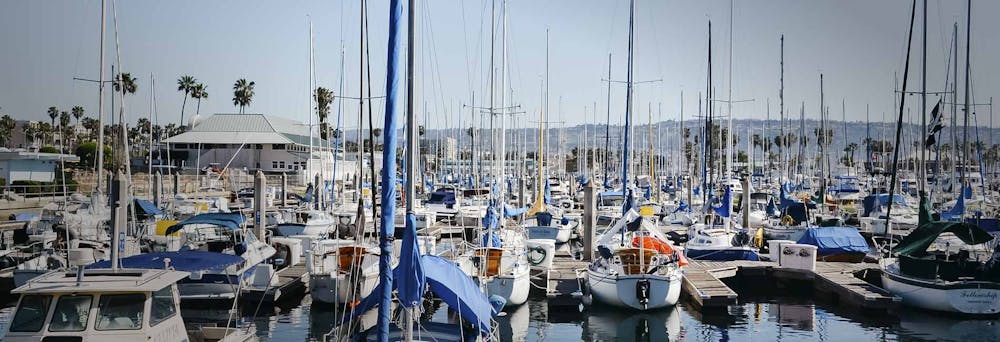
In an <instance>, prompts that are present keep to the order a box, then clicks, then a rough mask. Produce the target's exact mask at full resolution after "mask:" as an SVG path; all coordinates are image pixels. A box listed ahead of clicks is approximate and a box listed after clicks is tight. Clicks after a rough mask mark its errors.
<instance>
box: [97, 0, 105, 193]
mask: <svg viewBox="0 0 1000 342" xmlns="http://www.w3.org/2000/svg"><path fill="white" fill-rule="evenodd" d="M106 8H107V1H106V0H101V51H100V58H99V61H98V63H100V64H101V74H100V76H98V79H97V89H98V93H99V94H98V96H97V127H98V129H97V146H98V147H97V188H96V189H95V191H96V192H97V194H98V195H100V194H103V193H104V186H103V184H104V36H105V33H104V30H105V26H106V24H105V21H106V20H105V19H104V15H105V13H106V12H107V9H106Z"/></svg>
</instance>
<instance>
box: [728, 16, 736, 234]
mask: <svg viewBox="0 0 1000 342" xmlns="http://www.w3.org/2000/svg"><path fill="white" fill-rule="evenodd" d="M734 6H735V5H734V0H729V87H728V88H729V89H728V91H729V95H728V99H727V101H726V114H729V130H728V133H729V134H727V136H726V177H729V178H735V177H734V175H733V161H734V159H733V7H734ZM729 206H730V208H729V212H733V208H732V202H729ZM726 227H727V228H728V227H729V226H728V225H727V226H726Z"/></svg>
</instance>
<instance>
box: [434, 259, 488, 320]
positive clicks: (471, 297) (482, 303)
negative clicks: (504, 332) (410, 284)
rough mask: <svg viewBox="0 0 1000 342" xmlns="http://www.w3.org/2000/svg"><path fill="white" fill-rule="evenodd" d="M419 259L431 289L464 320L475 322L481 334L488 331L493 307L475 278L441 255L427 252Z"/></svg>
mask: <svg viewBox="0 0 1000 342" xmlns="http://www.w3.org/2000/svg"><path fill="white" fill-rule="evenodd" d="M420 260H421V261H422V262H423V264H424V275H425V276H426V277H427V284H428V285H430V288H431V291H433V292H434V294H436V295H437V296H438V298H441V300H443V301H444V302H445V303H447V304H448V306H449V307H451V308H453V309H455V311H458V314H459V316H462V319H464V320H466V321H469V322H472V323H473V324H474V325H475V326H476V327H478V328H479V331H480V332H481V333H488V332H489V331H490V319H491V317H493V307H492V306H490V302H489V300H487V299H486V296H485V295H483V293H482V292H480V291H479V286H477V285H476V283H475V282H473V281H472V278H469V276H468V275H466V274H465V272H462V270H461V269H460V268H458V266H457V265H455V263H453V262H451V261H448V260H447V259H444V258H442V257H439V256H434V255H424V256H422V257H420Z"/></svg>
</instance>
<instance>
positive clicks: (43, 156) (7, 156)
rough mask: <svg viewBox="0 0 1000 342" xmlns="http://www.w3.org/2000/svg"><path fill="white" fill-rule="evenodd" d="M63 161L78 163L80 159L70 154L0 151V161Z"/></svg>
mask: <svg viewBox="0 0 1000 342" xmlns="http://www.w3.org/2000/svg"><path fill="white" fill-rule="evenodd" d="M60 159H61V160H65V161H68V162H71V163H72V162H79V161H80V157H77V156H76V155H72V154H61V153H42V152H29V151H0V160H60Z"/></svg>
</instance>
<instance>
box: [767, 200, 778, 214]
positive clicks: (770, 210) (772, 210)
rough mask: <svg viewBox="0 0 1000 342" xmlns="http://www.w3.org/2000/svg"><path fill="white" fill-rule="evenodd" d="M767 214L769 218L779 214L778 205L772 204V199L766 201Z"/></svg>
mask: <svg viewBox="0 0 1000 342" xmlns="http://www.w3.org/2000/svg"><path fill="white" fill-rule="evenodd" d="M767 214H768V215H770V216H778V215H780V214H781V210H780V209H778V205H777V204H774V197H771V198H770V199H768V200H767Z"/></svg>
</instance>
